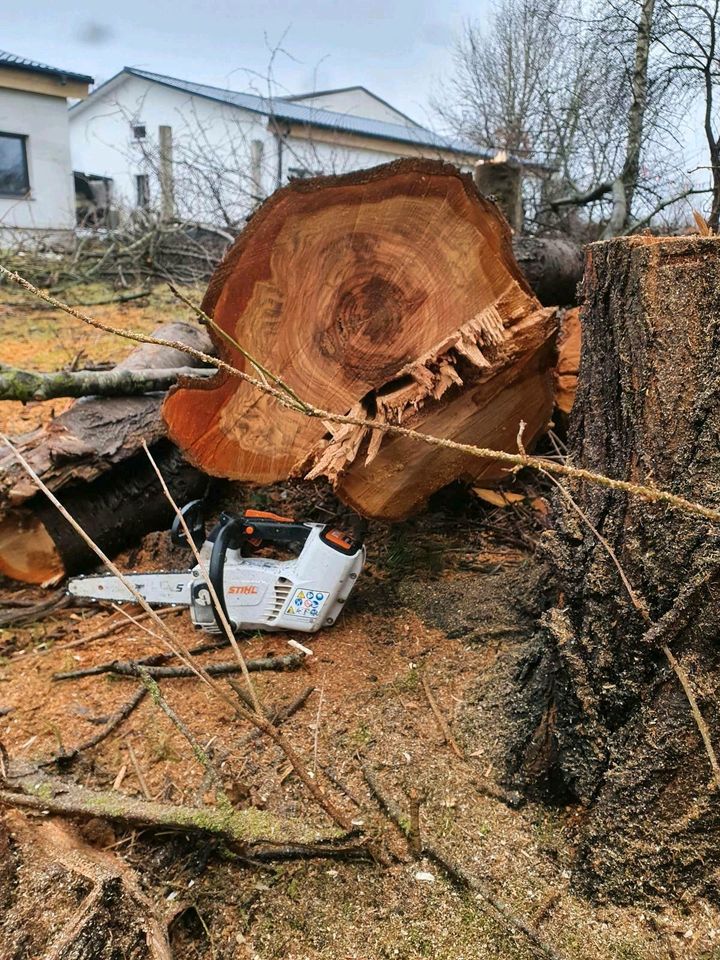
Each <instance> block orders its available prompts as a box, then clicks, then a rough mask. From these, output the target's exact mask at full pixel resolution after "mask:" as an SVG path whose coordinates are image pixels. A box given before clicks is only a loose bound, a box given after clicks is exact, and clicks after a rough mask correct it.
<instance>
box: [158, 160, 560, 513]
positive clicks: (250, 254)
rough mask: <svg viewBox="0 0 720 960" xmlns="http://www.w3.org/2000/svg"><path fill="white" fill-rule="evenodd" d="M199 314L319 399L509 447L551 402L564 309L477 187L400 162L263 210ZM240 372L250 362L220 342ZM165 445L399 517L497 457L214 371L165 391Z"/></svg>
mask: <svg viewBox="0 0 720 960" xmlns="http://www.w3.org/2000/svg"><path fill="white" fill-rule="evenodd" d="M203 309H204V310H205V311H206V312H207V313H208V314H210V315H211V316H212V317H213V319H214V321H215V323H216V324H218V326H219V327H220V328H221V329H222V330H223V331H224V332H225V333H226V334H228V335H229V336H230V337H231V338H232V339H233V340H235V341H236V342H237V343H239V344H240V345H241V346H242V347H243V348H244V350H246V351H247V352H248V353H249V354H250V355H251V356H252V357H254V358H255V359H256V360H258V361H260V362H261V363H262V364H263V365H264V366H265V367H266V368H267V369H269V370H270V371H271V372H272V373H274V374H276V375H278V376H280V377H282V379H283V380H284V382H285V383H286V384H287V385H288V386H290V387H291V388H292V389H293V390H295V392H296V393H297V394H298V395H299V396H300V397H301V398H302V399H303V400H306V401H308V402H309V403H311V404H313V405H315V406H318V407H321V408H323V409H326V410H329V411H332V412H334V413H338V414H348V413H351V414H353V415H357V416H362V417H371V418H377V419H378V420H379V421H380V422H392V423H402V424H403V425H405V426H408V427H415V428H418V429H426V430H428V431H429V432H431V433H436V434H438V435H439V436H444V437H450V438H453V439H457V440H461V441H466V442H475V443H484V444H485V445H492V444H493V443H495V444H498V445H500V446H504V447H506V448H510V449H515V440H516V437H517V433H518V427H519V422H520V420H525V421H526V422H527V424H528V426H527V428H526V432H525V439H526V442H527V443H531V442H532V440H533V439H534V437H536V436H537V435H538V433H539V432H540V431H541V430H542V429H544V427H545V425H546V423H547V420H548V418H549V416H550V413H551V408H552V374H551V371H550V368H551V366H552V363H553V350H554V346H553V339H554V332H555V314H554V311H553V310H552V309H543V308H542V307H541V305H540V303H539V302H538V301H537V300H536V299H535V297H534V296H533V295H532V293H531V291H530V288H529V287H528V285H527V283H526V281H525V279H524V278H523V276H522V274H521V272H520V270H519V268H518V267H517V264H516V263H515V261H514V259H513V255H512V248H511V243H510V231H509V228H508V226H507V224H506V223H505V221H504V220H503V219H502V217H501V215H500V214H499V213H498V211H497V209H496V207H495V206H494V205H493V204H492V203H490V202H489V201H487V200H485V199H484V198H483V197H481V196H480V195H479V194H478V193H477V191H476V189H475V187H474V185H473V183H472V179H471V178H470V177H469V176H466V175H463V174H461V173H459V172H458V171H457V169H456V168H454V167H451V166H449V165H446V164H442V163H439V162H436V161H427V160H402V161H396V162H394V163H391V164H387V165H385V166H382V167H376V168H374V169H372V170H368V171H360V172H357V173H352V174H348V175H345V176H340V177H326V178H318V179H316V180H312V181H299V182H295V183H293V184H291V185H290V186H288V187H285V188H284V189H282V190H280V191H278V192H277V193H276V194H274V195H273V197H272V198H271V199H270V200H268V201H267V202H266V203H265V204H264V205H263V206H262V207H261V208H260V210H259V211H258V213H256V214H255V216H254V217H253V219H252V220H251V221H250V223H249V225H248V227H247V228H246V230H245V231H244V232H243V234H242V235H241V236H240V237H239V238H238V240H237V241H236V243H235V245H234V246H233V247H232V248H231V250H230V251H229V253H228V254H227V256H226V257H225V260H224V261H223V263H222V264H221V265H220V267H219V268H218V270H217V271H216V273H215V275H214V277H213V279H212V280H211V282H210V286H209V288H208V291H207V294H206V296H205V299H204V301H203ZM215 342H216V344H217V346H218V348H219V349H220V351H221V352H222V353H223V355H224V356H225V357H226V359H228V360H229V362H230V363H232V364H233V365H235V366H236V367H239V368H240V369H243V370H247V371H248V372H250V373H252V372H253V371H252V367H251V365H250V364H249V363H248V362H247V361H246V360H244V358H243V356H242V354H241V353H240V352H239V351H238V350H236V349H234V348H233V347H232V346H231V345H230V344H229V343H228V342H227V340H226V339H225V338H221V337H218V336H215ZM164 416H165V419H166V422H167V424H168V430H169V435H170V437H171V438H172V439H173V440H174V441H175V443H177V444H178V446H179V447H180V448H181V449H182V450H183V451H184V452H185V453H186V455H187V456H188V457H189V458H190V460H191V461H192V462H194V463H195V464H196V465H197V466H199V467H201V468H202V469H203V470H205V471H207V472H209V473H211V474H213V475H216V476H223V477H229V478H233V479H239V480H246V481H254V482H257V483H271V482H274V481H278V480H282V479H285V478H287V477H288V476H290V475H292V474H293V473H294V472H298V471H300V470H302V472H303V473H305V474H307V475H309V476H310V477H315V476H321V475H324V476H327V477H329V478H330V480H331V481H332V482H333V483H334V485H335V487H336V490H337V492H338V494H339V496H340V497H341V499H343V500H345V501H346V502H348V503H350V504H351V505H352V506H354V507H355V508H356V509H357V510H358V511H359V512H361V513H363V514H365V515H367V516H373V517H379V518H383V519H391V520H394V519H400V518H402V517H404V516H407V515H408V514H409V513H411V512H412V511H414V510H416V509H418V508H420V507H421V506H422V505H423V504H424V502H425V501H426V500H427V498H428V496H429V495H430V494H431V493H433V492H434V491H435V490H437V489H438V488H439V487H441V486H443V485H444V484H446V483H448V482H450V481H451V480H454V479H456V478H458V477H460V476H464V477H468V478H475V477H477V476H485V477H489V478H493V477H494V478H497V477H499V476H501V471H500V470H499V469H498V467H497V465H496V464H492V463H486V462H483V461H478V460H474V459H472V458H470V457H468V456H458V455H457V454H455V453H453V452H448V451H441V450H439V449H438V448H434V449H430V448H428V450H424V449H422V448H420V447H419V445H418V444H416V443H413V442H412V441H407V440H403V439H402V438H390V437H387V438H385V439H384V438H383V436H382V435H381V434H379V433H377V432H376V433H374V434H373V436H372V437H371V436H369V434H368V432H367V431H365V430H363V429H362V428H353V427H338V426H337V425H333V424H327V423H326V424H323V423H321V422H319V421H318V420H313V419H310V418H307V417H305V416H303V415H302V414H301V413H298V412H295V411H291V410H287V409H281V408H279V407H278V405H277V403H276V402H275V401H274V400H273V399H271V398H269V397H267V396H264V395H262V394H260V393H259V392H258V391H257V390H256V389H254V388H253V387H251V386H249V385H248V384H245V383H243V382H241V381H240V380H238V378H234V377H232V376H229V375H225V374H223V373H220V374H219V375H218V376H216V377H214V378H212V379H211V380H210V381H208V382H205V383H195V382H193V381H184V382H181V384H180V385H179V386H178V387H177V388H176V389H174V390H173V391H172V392H171V394H170V395H169V396H168V399H167V400H166V401H165V405H164Z"/></svg>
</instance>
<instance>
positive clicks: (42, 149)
mask: <svg viewBox="0 0 720 960" xmlns="http://www.w3.org/2000/svg"><path fill="white" fill-rule="evenodd" d="M0 132H2V133H18V134H23V135H25V136H26V137H27V157H28V172H29V177H30V197H29V198H27V199H24V198H20V197H0V239H1V240H3V241H4V242H5V241H7V240H8V237H9V236H10V235H11V234H12V233H13V231H14V230H16V229H22V230H32V231H37V232H38V233H48V232H53V231H69V230H72V229H73V227H74V226H75V192H74V186H73V176H72V164H71V162H70V135H69V127H68V110H67V102H66V100H65V98H64V97H57V96H46V95H43V94H38V93H28V92H26V91H22V90H13V89H5V88H0Z"/></svg>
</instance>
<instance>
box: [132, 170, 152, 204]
mask: <svg viewBox="0 0 720 960" xmlns="http://www.w3.org/2000/svg"><path fill="white" fill-rule="evenodd" d="M135 195H136V199H137V205H138V206H139V207H149V206H150V177H148V175H147V174H146V173H138V174H136V176H135Z"/></svg>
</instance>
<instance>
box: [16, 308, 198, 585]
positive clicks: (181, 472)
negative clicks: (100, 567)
mask: <svg viewBox="0 0 720 960" xmlns="http://www.w3.org/2000/svg"><path fill="white" fill-rule="evenodd" d="M155 333H156V335H157V336H161V337H165V338H167V339H174V340H180V341H182V342H184V343H187V344H189V345H191V346H194V347H196V348H198V349H201V350H205V351H207V350H208V349H212V348H211V346H210V345H209V344H208V339H207V336H206V334H205V332H204V330H202V328H199V327H197V326H194V325H191V324H188V323H171V324H165V325H163V326H161V327H159V328H158V330H156V331H155ZM189 361H190V358H189V357H188V355H187V354H184V353H182V352H181V351H179V350H173V349H171V348H168V347H160V346H157V345H155V344H143V345H142V346H140V347H138V348H137V349H136V350H134V351H133V352H132V353H131V354H130V355H129V356H128V357H127V358H126V360H124V361H123V362H122V363H120V364H118V366H117V367H116V368H115V369H116V370H120V371H141V370H144V369H169V368H177V367H180V366H188V363H189ZM162 399H163V395H162V394H161V393H152V394H144V395H142V396H133V397H115V398H101V397H90V398H87V399H83V400H79V401H77V402H76V403H74V404H73V406H72V407H70V409H69V410H67V411H65V413H62V414H60V416H58V417H56V418H55V419H53V420H51V421H50V422H49V423H48V424H47V425H45V426H43V427H41V428H39V429H37V430H34V431H33V432H32V433H29V434H26V435H24V436H22V437H19V438H18V439H17V441H16V443H17V445H18V447H19V449H20V451H21V452H22V453H23V455H24V456H25V457H26V459H28V460H29V462H30V464H31V465H32V467H33V468H34V469H35V470H36V472H37V473H38V474H39V476H40V477H41V478H42V479H43V480H44V482H45V483H46V484H47V485H48V487H50V489H51V490H52V491H53V492H55V493H56V494H57V495H58V496H59V498H60V500H61V501H62V503H63V504H64V505H65V506H66V507H67V509H68V510H69V511H70V512H71V513H72V514H73V515H74V516H75V517H76V518H77V519H78V520H79V521H80V522H81V523H82V525H83V526H84V527H85V528H86V529H87V530H88V532H89V533H90V534H91V536H92V537H93V538H94V539H95V540H96V542H97V543H99V544H100V546H101V547H102V548H103V549H105V550H106V551H107V552H110V553H114V552H117V551H118V550H120V549H122V548H123V547H124V546H127V545H128V544H130V543H133V542H135V541H137V540H138V539H139V538H140V537H141V536H142V535H143V534H144V533H147V532H148V531H149V530H157V529H159V528H161V527H163V526H165V525H166V524H167V523H168V522H169V521H170V520H171V519H172V509H171V508H170V507H169V505H168V503H167V500H166V498H165V497H164V496H163V493H162V490H161V489H160V487H159V485H158V483H157V477H156V476H155V473H154V471H153V469H152V466H151V465H150V463H149V462H148V460H147V457H146V456H145V454H144V453H143V452H142V447H141V443H142V440H143V439H145V440H146V441H147V443H148V445H152V446H153V451H154V455H155V456H156V458H157V457H159V458H160V460H159V462H160V466H161V469H162V470H163V473H164V474H165V476H166V478H167V479H168V480H169V481H170V483H171V490H172V491H173V494H174V495H175V496H176V497H177V498H178V499H179V500H181V501H182V500H187V499H191V498H192V497H194V496H197V495H198V494H199V493H200V492H201V491H202V490H203V489H204V487H205V484H206V478H204V477H203V476H202V475H201V474H200V473H198V471H197V470H195V469H194V468H193V467H191V466H190V465H189V464H188V463H186V462H185V461H184V460H183V458H182V457H181V456H180V454H179V453H178V452H177V450H176V449H175V448H174V447H173V446H172V444H170V443H169V442H168V441H167V439H166V438H165V427H164V424H163V421H162V418H161V416H160V407H161V404H162ZM93 561H94V555H93V554H92V553H91V552H90V551H89V549H88V548H87V546H86V545H85V544H84V543H83V541H82V540H80V538H79V537H78V536H77V535H76V534H75V532H74V531H73V530H72V529H71V528H70V526H69V525H68V524H67V523H66V522H65V520H63V518H62V517H61V516H60V515H59V514H58V513H57V511H56V510H55V508H54V507H53V506H52V505H51V504H50V503H48V501H47V500H46V498H45V497H44V496H43V495H42V494H39V493H38V492H37V489H36V487H35V485H34V483H33V482H32V480H31V479H30V477H28V475H27V474H26V473H25V471H24V470H23V468H22V467H21V466H20V464H19V463H18V462H17V461H16V460H15V458H14V457H13V455H12V453H10V452H9V451H7V452H4V453H3V455H2V456H1V457H0V573H3V574H5V575H6V576H9V577H13V578H14V579H17V580H24V581H26V582H28V583H44V582H46V581H48V580H52V579H53V578H57V577H60V576H62V575H63V574H65V573H73V572H75V571H77V570H81V569H83V567H85V566H87V565H88V563H90V562H93Z"/></svg>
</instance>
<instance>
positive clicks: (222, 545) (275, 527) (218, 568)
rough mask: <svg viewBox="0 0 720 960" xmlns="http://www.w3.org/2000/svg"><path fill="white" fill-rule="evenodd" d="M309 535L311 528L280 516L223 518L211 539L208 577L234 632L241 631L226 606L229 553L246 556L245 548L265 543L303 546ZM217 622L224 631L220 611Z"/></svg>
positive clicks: (253, 514)
mask: <svg viewBox="0 0 720 960" xmlns="http://www.w3.org/2000/svg"><path fill="white" fill-rule="evenodd" d="M267 518H272V519H267ZM309 535H310V527H308V526H307V525H306V524H304V523H294V522H293V521H292V520H287V519H285V517H278V516H277V515H276V514H267V513H260V511H254V510H248V511H247V512H246V513H245V514H244V515H243V516H240V517H233V516H231V515H229V514H227V513H222V514H220V520H219V521H218V524H217V526H216V527H215V529H214V530H213V531H212V532H211V533H210V535H209V537H208V540H210V541H211V542H212V545H213V547H212V552H211V554H210V565H209V568H208V576H209V579H210V582H211V584H212V585H213V587H214V589H215V593H216V594H217V598H218V600H219V602H220V607H221V609H222V612H223V613H224V614H225V619H226V620H227V621H228V623H229V624H230V627H231V628H232V630H233V631H235V630H237V624H235V623H233V621H232V620H231V619H230V617H229V616H228V611H227V604H226V603H225V559H226V557H227V552H228V550H240V552H241V553H242V548H243V546H244V544H251V545H252V546H254V547H259V546H260V545H261V544H263V543H297V544H299V545H300V546H303V545H304V543H305V541H306V540H307V538H308V536H309ZM215 618H216V620H217V622H218V626H219V627H220V628H222V623H221V621H220V618H219V616H218V613H217V611H216V614H215Z"/></svg>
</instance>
